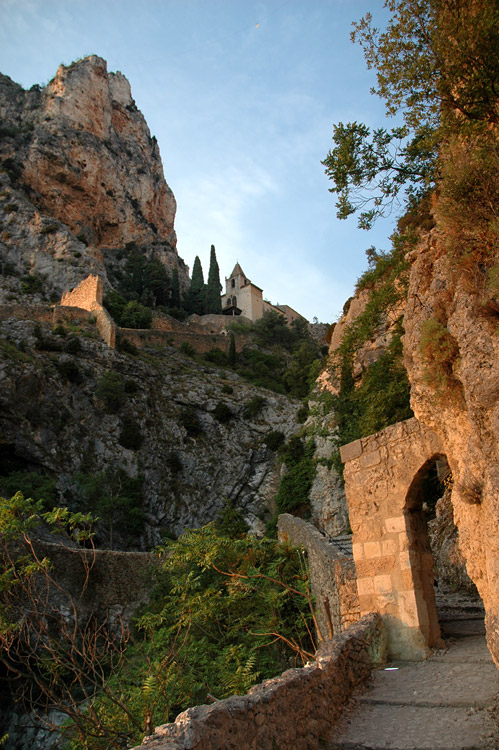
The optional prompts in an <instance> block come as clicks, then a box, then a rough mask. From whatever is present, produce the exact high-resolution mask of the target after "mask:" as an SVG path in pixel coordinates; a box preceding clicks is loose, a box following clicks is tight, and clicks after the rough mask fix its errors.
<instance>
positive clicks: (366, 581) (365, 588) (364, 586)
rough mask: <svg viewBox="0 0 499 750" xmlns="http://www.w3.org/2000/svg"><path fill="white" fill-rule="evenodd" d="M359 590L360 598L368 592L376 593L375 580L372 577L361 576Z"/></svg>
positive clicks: (358, 581)
mask: <svg viewBox="0 0 499 750" xmlns="http://www.w3.org/2000/svg"><path fill="white" fill-rule="evenodd" d="M357 591H358V592H359V598H360V597H362V596H366V594H373V593H374V581H373V579H372V577H369V578H359V579H358V580H357Z"/></svg>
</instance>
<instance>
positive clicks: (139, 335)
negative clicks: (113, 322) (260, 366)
mask: <svg viewBox="0 0 499 750" xmlns="http://www.w3.org/2000/svg"><path fill="white" fill-rule="evenodd" d="M118 334H119V336H120V338H121V339H126V340H127V341H129V342H130V343H131V344H134V345H135V346H137V347H138V348H139V349H141V348H142V347H143V346H159V347H162V346H175V347H177V348H178V347H180V346H181V345H182V344H184V343H186V344H189V345H190V346H192V348H193V349H194V350H195V351H196V352H197V353H198V354H204V353H205V352H209V351H210V350H211V349H221V350H222V351H223V352H228V351H229V346H230V338H229V336H223V335H221V334H215V333H214V334H209V333H194V332H191V331H186V330H183V331H157V330H156V331H155V330H153V329H147V330H145V329H139V328H119V329H118ZM234 339H235V344H236V351H238V352H240V351H241V350H242V349H243V347H244V345H245V343H246V341H245V338H244V337H243V336H238V335H235V336H234Z"/></svg>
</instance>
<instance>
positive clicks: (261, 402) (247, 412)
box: [243, 396, 267, 419]
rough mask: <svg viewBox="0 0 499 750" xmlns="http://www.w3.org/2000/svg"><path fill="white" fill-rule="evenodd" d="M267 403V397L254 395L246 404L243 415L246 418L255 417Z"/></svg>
mask: <svg viewBox="0 0 499 750" xmlns="http://www.w3.org/2000/svg"><path fill="white" fill-rule="evenodd" d="M266 404H267V399H266V398H264V397H263V396H253V398H252V399H250V400H249V401H247V402H246V403H245V404H244V408H243V417H244V418H245V419H254V418H255V417H256V416H257V415H258V414H259V413H260V412H261V411H262V409H263V408H264V406H265V405H266Z"/></svg>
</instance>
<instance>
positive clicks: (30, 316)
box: [0, 304, 53, 323]
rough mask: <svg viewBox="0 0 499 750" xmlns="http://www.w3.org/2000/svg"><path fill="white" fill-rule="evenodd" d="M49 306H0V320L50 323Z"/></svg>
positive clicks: (51, 309)
mask: <svg viewBox="0 0 499 750" xmlns="http://www.w3.org/2000/svg"><path fill="white" fill-rule="evenodd" d="M52 316H53V308H52V306H51V305H26V304H19V305H0V320H8V319H9V318H16V320H36V321H37V322H39V323H52Z"/></svg>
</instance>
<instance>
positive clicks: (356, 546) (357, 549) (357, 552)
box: [352, 542, 365, 561]
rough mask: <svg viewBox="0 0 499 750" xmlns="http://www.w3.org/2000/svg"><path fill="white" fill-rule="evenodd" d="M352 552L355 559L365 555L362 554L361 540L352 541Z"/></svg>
mask: <svg viewBox="0 0 499 750" xmlns="http://www.w3.org/2000/svg"><path fill="white" fill-rule="evenodd" d="M352 552H353V559H354V560H355V561H357V560H363V559H364V557H365V555H364V545H363V544H362V542H354V543H353V544H352Z"/></svg>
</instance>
